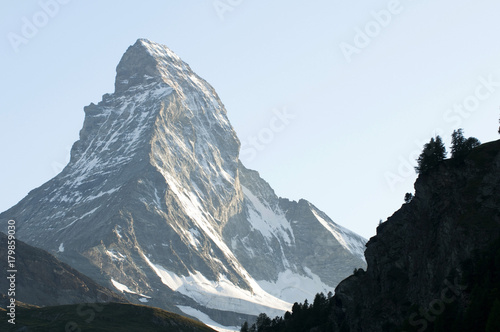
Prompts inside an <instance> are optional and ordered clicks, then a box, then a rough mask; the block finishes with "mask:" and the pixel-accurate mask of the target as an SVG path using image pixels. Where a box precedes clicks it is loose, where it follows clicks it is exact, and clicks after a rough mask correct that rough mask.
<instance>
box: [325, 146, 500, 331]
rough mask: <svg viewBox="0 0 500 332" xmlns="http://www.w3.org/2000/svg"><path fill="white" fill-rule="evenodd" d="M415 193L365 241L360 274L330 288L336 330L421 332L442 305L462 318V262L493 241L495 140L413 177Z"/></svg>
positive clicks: (498, 176) (497, 188)
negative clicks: (404, 330) (333, 290)
mask: <svg viewBox="0 0 500 332" xmlns="http://www.w3.org/2000/svg"><path fill="white" fill-rule="evenodd" d="M415 190H416V191H415V197H414V198H413V200H412V201H411V202H410V203H409V204H405V205H403V206H402V207H401V209H400V210H398V211H397V212H396V213H394V215H392V216H391V217H390V218H388V220H387V221H386V222H385V223H383V224H382V225H380V226H379V227H378V229H377V235H376V236H375V237H373V238H371V239H370V241H369V242H368V244H367V249H366V252H365V256H366V260H367V264H368V266H367V270H366V272H363V271H359V272H358V273H356V274H355V275H353V276H351V277H349V278H347V279H346V280H345V281H343V282H341V283H340V284H339V286H338V287H337V288H336V295H335V297H334V301H335V307H334V313H335V325H336V326H337V329H338V330H339V331H393V330H395V329H397V328H400V327H401V326H402V324H403V323H404V322H406V327H407V329H408V330H411V331H417V330H418V331H423V330H425V329H426V328H427V327H428V326H430V324H432V323H433V322H434V321H435V320H436V319H437V318H439V315H441V314H442V313H443V310H444V308H445V307H446V306H453V308H454V310H455V312H457V313H458V316H456V317H461V316H463V314H464V312H465V311H466V309H467V307H468V304H469V298H470V293H471V290H472V288H473V287H474V285H471V284H467V282H466V280H467V278H465V277H464V274H466V273H468V272H467V271H465V266H466V262H467V261H470V260H474V259H476V258H477V253H482V252H485V250H487V249H488V248H489V246H490V245H492V243H494V242H495V241H498V239H499V236H500V141H496V142H491V143H488V144H483V145H482V146H480V147H478V148H476V149H474V150H473V151H472V152H471V153H470V154H469V155H468V156H467V158H466V159H465V160H464V161H463V162H457V161H455V160H446V161H445V162H443V163H441V165H440V166H439V167H438V169H435V170H432V171H430V172H429V173H427V174H422V175H420V176H419V178H418V180H417V181H416V183H415ZM487 315H488V313H486V317H487ZM445 330H446V329H445Z"/></svg>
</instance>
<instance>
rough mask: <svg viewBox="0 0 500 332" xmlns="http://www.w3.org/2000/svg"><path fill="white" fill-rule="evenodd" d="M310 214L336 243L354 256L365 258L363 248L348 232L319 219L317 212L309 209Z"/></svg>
mask: <svg viewBox="0 0 500 332" xmlns="http://www.w3.org/2000/svg"><path fill="white" fill-rule="evenodd" d="M311 211H312V213H313V214H314V216H315V217H316V219H317V220H318V221H319V222H320V223H321V225H323V227H325V228H326V230H328V231H329V232H330V233H331V234H332V235H333V236H334V237H335V238H336V239H337V241H338V242H339V243H340V244H341V245H342V246H343V247H344V248H346V249H347V250H349V251H350V252H351V253H353V254H354V255H357V256H358V257H360V258H362V259H364V256H365V246H364V244H363V243H361V242H360V241H359V240H358V239H356V238H355V234H353V233H352V232H351V231H350V230H348V229H346V228H344V227H342V226H340V225H337V224H335V223H334V222H333V221H327V220H326V219H325V218H323V217H321V216H320V215H319V213H318V211H316V210H314V209H311Z"/></svg>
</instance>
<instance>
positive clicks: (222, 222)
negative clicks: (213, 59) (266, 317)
mask: <svg viewBox="0 0 500 332" xmlns="http://www.w3.org/2000/svg"><path fill="white" fill-rule="evenodd" d="M239 149H240V142H239V140H238V138H237V136H236V133H235V131H234V130H233V128H232V127H231V125H230V123H229V120H228V118H227V115H226V110H225V108H224V105H223V104H222V102H221V101H220V100H219V97H218V96H217V94H216V92H215V91H214V89H213V88H212V87H211V86H210V85H209V84H208V83H207V82H206V81H204V80H203V79H202V78H200V77H199V76H197V75H196V74H195V73H194V72H193V71H192V70H191V69H190V67H189V66H188V65H187V64H186V63H185V62H183V61H182V60H181V59H180V58H179V57H178V56H177V55H176V54H174V53H173V52H172V51H171V50H169V49H168V48H167V47H165V46H162V45H159V44H156V43H153V42H150V41H148V40H144V39H140V40H138V41H137V42H136V43H135V44H134V45H133V46H131V47H130V48H129V49H128V50H127V51H126V53H125V54H124V55H123V57H122V59H121V61H120V63H119V65H118V67H117V76H116V81H115V92H114V93H113V94H106V95H104V96H103V99H102V101H101V102H99V103H98V104H97V105H96V104H90V105H89V106H87V107H85V122H84V125H83V128H82V130H81V132H80V140H79V141H77V142H76V143H75V144H74V146H73V148H72V151H71V160H70V162H69V164H68V165H67V166H66V168H65V169H64V170H63V171H62V172H61V173H60V174H59V175H57V176H56V177H55V178H54V179H52V180H50V181H49V182H47V183H45V184H44V185H42V186H41V187H40V188H37V189H35V190H33V191H32V192H30V193H29V194H28V196H27V197H26V198H24V199H23V200H22V201H21V202H19V204H17V205H16V206H14V207H12V208H11V209H9V210H8V211H6V212H4V213H2V214H0V225H5V221H6V220H8V219H15V220H16V224H17V235H18V236H19V238H20V239H22V240H24V241H26V242H27V243H29V244H31V245H34V246H37V247H40V248H43V249H45V250H48V251H50V252H52V253H54V254H55V255H57V257H58V258H60V259H61V260H63V261H65V262H67V263H68V264H70V265H71V266H73V267H75V268H76V269H78V270H80V271H81V272H83V273H85V274H86V275H88V276H89V277H91V278H93V279H94V280H96V281H97V282H99V283H100V284H102V285H104V286H107V287H113V288H114V289H116V290H117V291H119V292H122V293H123V295H124V296H126V297H127V299H128V300H129V301H132V302H136V303H147V304H150V305H154V306H158V307H161V308H165V309H167V310H170V311H174V312H179V313H184V314H188V315H191V316H195V317H200V318H201V319H205V320H206V317H207V316H206V315H208V316H209V317H210V319H212V320H214V321H217V322H218V323H220V324H222V325H225V326H237V325H239V324H241V322H242V321H243V320H245V319H249V317H251V316H255V315H257V314H258V313H260V312H262V311H264V312H267V313H268V314H270V315H273V316H274V315H276V314H281V313H283V312H284V311H285V310H288V309H289V308H290V307H291V303H293V301H300V300H303V299H304V297H310V296H314V294H315V293H316V292H318V291H327V290H329V289H333V287H335V286H336V285H337V283H338V282H339V281H340V280H342V279H343V278H345V277H346V276H347V275H349V273H350V272H352V270H353V269H354V268H356V267H363V266H365V262H364V260H363V250H364V244H365V242H366V241H365V240H364V239H363V238H362V237H360V236H358V235H356V234H354V233H352V232H350V231H349V230H347V229H345V228H343V227H341V226H339V225H337V224H335V223H334V222H333V221H332V220H331V219H330V218H329V217H328V216H326V215H325V214H324V213H323V212H321V211H320V210H319V209H317V208H316V207H314V206H313V205H312V204H310V203H309V202H307V201H304V200H301V201H299V202H291V201H288V200H286V199H282V198H279V197H277V196H276V195H275V193H274V191H273V190H272V189H271V187H270V186H269V185H268V184H267V183H266V182H265V181H264V180H262V179H261V178H260V176H259V175H258V173H257V172H254V171H250V170H248V169H246V168H245V167H244V166H243V165H242V164H241V162H240V161H239Z"/></svg>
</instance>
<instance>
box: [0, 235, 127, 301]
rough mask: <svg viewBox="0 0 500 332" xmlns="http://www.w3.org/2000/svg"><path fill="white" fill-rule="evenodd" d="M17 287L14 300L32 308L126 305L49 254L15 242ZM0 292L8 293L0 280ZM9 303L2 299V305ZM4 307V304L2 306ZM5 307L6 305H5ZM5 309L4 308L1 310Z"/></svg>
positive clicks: (2, 250)
mask: <svg viewBox="0 0 500 332" xmlns="http://www.w3.org/2000/svg"><path fill="white" fill-rule="evenodd" d="M7 255H8V250H7V236H6V235H5V234H3V233H0V260H1V261H2V264H1V266H2V267H3V271H7V270H9V269H8V268H7V266H6V265H7ZM13 257H14V258H18V259H17V260H16V261H15V264H16V265H15V268H16V270H17V273H15V276H16V279H15V281H16V283H15V284H16V287H15V296H14V298H15V299H16V300H17V301H21V302H25V303H29V304H33V305H56V304H75V303H82V302H92V303H93V302H126V300H125V298H123V297H121V296H118V295H116V294H115V293H113V292H112V291H110V290H109V289H106V288H104V287H102V286H100V285H98V284H97V283H95V282H94V281H93V280H91V279H90V278H89V277H87V276H85V275H83V274H81V273H80V272H78V271H76V270H75V269H74V268H72V267H70V266H69V265H67V264H65V263H63V262H61V261H60V260H58V259H57V258H55V257H54V256H52V255H51V254H49V253H48V252H46V251H44V250H41V249H38V248H34V247H32V246H29V245H27V244H25V243H23V242H22V241H16V243H15V254H14V255H13ZM0 289H1V292H4V293H7V290H8V289H9V280H8V279H7V278H6V277H4V278H0ZM7 300H8V299H7V298H5V299H2V302H4V301H7ZM4 304H5V303H4ZM5 305H6V304H5ZM3 307H5V306H3Z"/></svg>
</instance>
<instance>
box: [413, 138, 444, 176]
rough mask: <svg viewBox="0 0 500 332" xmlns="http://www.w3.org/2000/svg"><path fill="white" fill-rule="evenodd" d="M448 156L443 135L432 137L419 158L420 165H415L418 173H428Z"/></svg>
mask: <svg viewBox="0 0 500 332" xmlns="http://www.w3.org/2000/svg"><path fill="white" fill-rule="evenodd" d="M445 157H446V147H445V146H444V144H443V140H442V139H441V136H439V135H438V136H436V138H434V137H433V138H431V140H430V141H429V143H427V144H425V145H424V150H423V151H422V153H421V154H420V156H419V157H418V159H417V162H418V166H416V167H415V171H416V172H417V173H420V174H421V173H426V172H427V171H428V170H430V169H432V168H434V167H436V165H437V164H438V163H439V162H440V161H442V160H443V159H444V158H445Z"/></svg>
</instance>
